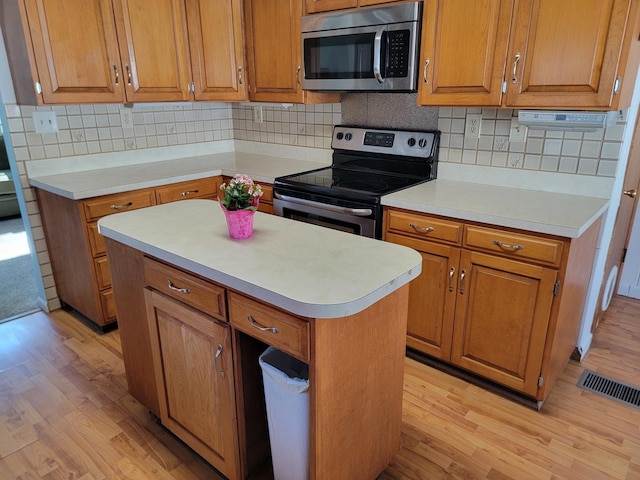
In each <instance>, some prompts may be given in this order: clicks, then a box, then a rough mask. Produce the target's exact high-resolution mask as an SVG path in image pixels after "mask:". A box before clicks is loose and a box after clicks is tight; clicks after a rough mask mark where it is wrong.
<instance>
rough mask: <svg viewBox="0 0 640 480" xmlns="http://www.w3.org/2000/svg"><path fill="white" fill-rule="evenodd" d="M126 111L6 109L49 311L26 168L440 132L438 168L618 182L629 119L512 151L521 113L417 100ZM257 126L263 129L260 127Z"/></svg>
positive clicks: (553, 134)
mask: <svg viewBox="0 0 640 480" xmlns="http://www.w3.org/2000/svg"><path fill="white" fill-rule="evenodd" d="M129 108H130V107H125V106H123V105H101V104H96V105H82V106H80V105H66V106H65V105H60V106H53V107H37V108H36V107H32V106H18V105H13V104H11V105H5V109H6V113H7V123H8V125H5V126H4V132H5V135H6V134H7V133H9V134H10V135H11V141H12V144H13V147H14V154H15V159H16V165H17V170H18V175H19V180H20V184H21V186H22V189H23V194H24V198H25V203H26V207H27V213H28V217H29V218H28V220H29V224H30V226H31V229H32V234H33V239H34V242H35V247H36V252H37V255H38V261H39V264H40V267H41V273H42V278H43V282H44V286H45V292H46V296H47V302H48V305H49V308H50V309H55V308H58V307H59V306H60V302H59V299H58V298H57V293H56V291H55V284H54V281H53V276H52V274H51V265H50V261H49V257H48V252H47V246H46V243H45V240H44V233H43V230H42V223H41V221H40V215H39V212H38V208H37V203H36V201H35V194H34V191H33V189H31V188H30V187H29V185H28V180H27V177H26V169H25V162H27V161H29V160H42V159H47V158H59V157H69V156H77V157H79V158H82V156H83V155H86V154H91V153H109V152H119V151H125V150H136V149H145V148H151V147H162V146H175V145H186V144H193V143H200V142H211V141H216V140H229V139H237V140H247V141H255V142H263V143H273V144H281V145H296V146H302V147H312V148H323V149H329V148H330V147H331V133H332V127H333V125H335V124H340V123H343V122H344V123H349V124H358V125H363V126H372V127H388V128H415V129H435V128H437V129H439V130H440V131H441V132H442V137H441V148H440V161H441V162H451V163H459V164H468V165H484V166H488V167H494V168H508V169H518V170H522V171H527V170H529V171H544V172H558V173H568V174H575V175H588V176H599V177H614V176H615V174H616V169H617V164H618V157H619V152H620V148H621V144H622V138H623V136H624V132H625V129H626V127H627V122H626V118H623V119H622V120H620V121H619V122H618V123H617V124H616V125H614V126H612V127H610V128H608V129H606V130H604V131H603V130H599V131H596V132H589V133H578V132H561V131H545V130H533V129H530V130H529V131H528V135H527V139H526V141H525V142H509V130H510V127H511V120H512V118H513V117H514V116H517V112H515V111H512V110H503V109H490V108H482V109H479V108H474V109H472V108H468V109H467V108H435V107H417V106H416V94H384V95H382V94H349V95H343V99H342V103H334V104H325V105H290V106H287V107H283V106H281V105H279V104H262V105H261V104H229V103H200V102H197V103H194V102H191V103H184V104H182V103H181V104H158V105H142V104H140V105H135V106H134V107H133V108H131V109H130V111H126V112H125V113H127V114H129V115H128V116H129V117H131V118H132V119H133V125H132V126H131V127H127V128H123V126H122V112H123V111H125V109H129ZM36 109H37V110H52V111H54V112H55V113H56V117H57V122H58V127H59V131H58V132H57V133H50V134H39V133H36V132H35V125H34V121H33V112H34V111H35V110H36ZM468 113H477V114H480V115H481V118H482V120H481V131H480V137H479V138H477V139H476V138H465V135H464V131H465V119H466V115H467V114H468ZM256 120H259V121H256Z"/></svg>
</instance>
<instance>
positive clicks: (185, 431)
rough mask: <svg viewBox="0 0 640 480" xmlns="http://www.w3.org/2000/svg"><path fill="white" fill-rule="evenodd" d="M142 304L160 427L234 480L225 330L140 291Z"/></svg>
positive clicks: (235, 469)
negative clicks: (160, 421)
mask: <svg viewBox="0 0 640 480" xmlns="http://www.w3.org/2000/svg"><path fill="white" fill-rule="evenodd" d="M145 300H146V304H147V316H148V321H149V328H150V333H151V342H152V348H153V355H154V369H155V370H156V379H157V381H158V386H159V387H158V388H159V391H158V393H159V398H160V415H161V420H162V423H163V424H164V425H165V426H166V427H167V428H169V429H170V430H171V431H172V432H174V433H175V434H176V435H178V436H179V437H181V438H182V439H183V440H185V441H186V442H187V443H188V444H189V446H191V447H192V448H193V449H194V450H195V451H196V452H198V453H199V454H200V455H202V456H203V457H204V458H205V459H206V460H207V461H208V462H210V463H211V464H212V465H213V466H214V467H216V468H218V469H219V470H220V471H221V472H223V473H224V474H225V475H226V476H227V477H229V478H236V475H237V473H238V459H237V431H236V414H235V408H234V405H235V396H234V391H233V362H232V357H231V334H230V331H229V330H230V329H229V327H228V326H226V325H221V324H219V323H217V322H215V321H214V320H213V319H212V318H211V317H208V316H207V315H204V314H202V313H200V312H198V311H196V310H194V309H192V308H189V307H186V306H183V305H181V304H180V303H178V302H176V301H175V300H171V299H169V298H167V297H165V296H163V295H161V294H158V293H156V292H153V291H151V290H145ZM218 352H219V353H218ZM203 412H206V413H204V414H203Z"/></svg>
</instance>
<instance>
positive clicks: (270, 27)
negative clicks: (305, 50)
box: [244, 0, 340, 103]
mask: <svg viewBox="0 0 640 480" xmlns="http://www.w3.org/2000/svg"><path fill="white" fill-rule="evenodd" d="M303 1H304V0H245V2H244V6H245V22H246V33H247V35H246V37H247V58H248V60H247V63H248V67H249V85H250V87H249V98H250V100H251V101H253V102H284V103H326V102H338V101H340V100H339V99H340V95H339V94H337V93H333V94H322V93H317V92H310V91H306V90H302V78H301V75H302V52H301V42H300V17H301V15H302V5H303ZM274 25H277V26H278V27H277V28H274Z"/></svg>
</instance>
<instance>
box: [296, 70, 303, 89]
mask: <svg viewBox="0 0 640 480" xmlns="http://www.w3.org/2000/svg"><path fill="white" fill-rule="evenodd" d="M300 70H302V67H301V66H300V65H298V68H296V83H297V84H298V85H302V84H301V83H300Z"/></svg>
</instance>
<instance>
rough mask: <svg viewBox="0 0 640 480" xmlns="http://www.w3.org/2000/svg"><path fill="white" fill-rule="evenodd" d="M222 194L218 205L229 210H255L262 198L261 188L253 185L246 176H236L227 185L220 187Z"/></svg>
mask: <svg viewBox="0 0 640 480" xmlns="http://www.w3.org/2000/svg"><path fill="white" fill-rule="evenodd" d="M220 190H221V191H222V193H223V197H222V200H220V203H222V205H224V207H225V208H226V209H227V210H229V211H233V210H257V209H258V202H259V200H260V197H261V196H262V187H260V185H257V184H255V183H253V180H251V178H250V177H249V176H248V175H244V174H237V175H236V176H234V177H233V178H232V179H231V180H230V181H229V184H228V185H227V184H226V183H223V184H222V185H221V186H220Z"/></svg>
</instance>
